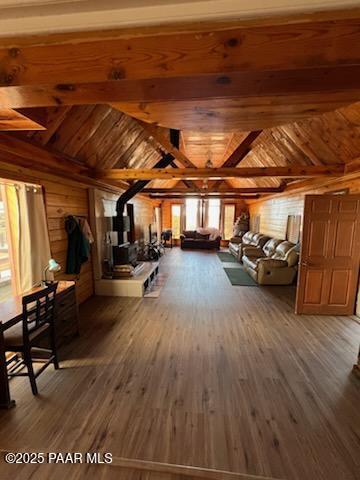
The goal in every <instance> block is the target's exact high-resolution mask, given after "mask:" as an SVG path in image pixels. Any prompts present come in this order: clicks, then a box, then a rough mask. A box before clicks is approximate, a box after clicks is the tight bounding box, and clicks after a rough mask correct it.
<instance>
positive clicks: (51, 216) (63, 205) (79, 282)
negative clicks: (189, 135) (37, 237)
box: [42, 181, 94, 303]
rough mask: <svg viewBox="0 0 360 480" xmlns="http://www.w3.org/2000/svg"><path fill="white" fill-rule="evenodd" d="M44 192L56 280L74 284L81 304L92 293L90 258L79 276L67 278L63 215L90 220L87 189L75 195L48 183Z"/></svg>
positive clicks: (70, 189)
mask: <svg viewBox="0 0 360 480" xmlns="http://www.w3.org/2000/svg"><path fill="white" fill-rule="evenodd" d="M42 186H43V187H44V190H45V203H46V214H47V218H48V229H49V237H50V249H51V254H52V256H53V257H54V258H55V259H56V260H57V261H58V262H59V263H60V265H61V267H62V271H61V272H59V273H58V274H57V275H56V278H57V279H59V280H75V281H76V295H77V299H78V301H79V303H82V302H83V301H85V300H86V299H87V298H89V297H90V296H91V295H93V293H94V286H93V274H92V261H91V258H90V259H89V260H88V262H86V263H85V264H83V265H82V267H81V271H80V274H79V275H78V276H76V275H67V274H66V273H65V271H66V258H67V246H68V241H67V233H66V231H65V215H67V214H74V215H76V214H78V215H84V216H87V217H89V201H88V195H87V189H83V188H81V187H79V188H78V189H77V190H78V191H77V192H76V194H74V193H75V190H76V189H75V188H74V187H67V186H66V185H64V184H63V185H62V192H61V193H60V192H59V189H58V188H57V187H56V186H55V188H54V184H53V183H52V182H51V183H50V182H46V181H45V182H43V183H42Z"/></svg>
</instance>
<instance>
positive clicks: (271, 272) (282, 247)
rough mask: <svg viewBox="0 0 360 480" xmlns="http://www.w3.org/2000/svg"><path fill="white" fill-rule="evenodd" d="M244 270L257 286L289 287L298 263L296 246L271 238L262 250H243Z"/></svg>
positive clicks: (249, 247)
mask: <svg viewBox="0 0 360 480" xmlns="http://www.w3.org/2000/svg"><path fill="white" fill-rule="evenodd" d="M242 260H243V265H244V270H245V271H246V272H247V273H248V274H249V275H250V276H251V277H252V278H253V279H254V280H255V281H256V282H257V283H258V284H259V285H290V284H292V283H293V281H294V279H295V277H296V273H297V269H298V262H299V252H298V249H297V246H296V245H294V244H293V243H291V242H288V241H282V240H279V239H275V238H272V239H270V240H268V242H267V243H266V244H265V245H264V248H263V249H261V248H254V247H251V246H248V247H245V248H244V255H243V259H242Z"/></svg>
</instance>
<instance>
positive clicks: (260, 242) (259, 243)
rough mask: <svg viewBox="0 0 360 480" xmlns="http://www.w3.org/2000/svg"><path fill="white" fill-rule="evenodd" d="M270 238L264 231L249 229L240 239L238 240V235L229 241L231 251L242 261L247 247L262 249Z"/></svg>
mask: <svg viewBox="0 0 360 480" xmlns="http://www.w3.org/2000/svg"><path fill="white" fill-rule="evenodd" d="M268 240H269V237H267V236H266V235H263V234H262V233H257V232H251V231H249V232H246V233H245V234H244V235H243V237H242V238H241V240H240V241H238V240H237V237H233V238H232V239H231V240H230V242H229V251H230V253H231V254H232V255H234V257H235V258H236V259H237V260H238V261H239V262H241V260H242V257H243V251H244V248H245V247H250V246H252V247H257V248H260V249H262V247H263V246H264V245H265V243H266V242H267V241H268Z"/></svg>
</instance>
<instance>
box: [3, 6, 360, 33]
mask: <svg viewBox="0 0 360 480" xmlns="http://www.w3.org/2000/svg"><path fill="white" fill-rule="evenodd" d="M358 6H359V0H197V1H192V0H157V1H156V0H153V1H151V0H150V1H149V0H132V1H131V0H122V1H121V2H119V1H118V0H103V1H101V2H99V1H98V0H60V1H56V0H0V36H6V37H8V36H19V35H23V34H40V33H56V32H70V31H86V30H96V29H109V28H118V27H128V26H146V25H157V24H165V23H175V22H176V23H179V22H191V21H192V22H194V21H204V20H226V19H235V18H239V19H241V18H243V19H246V18H251V17H259V18H261V17H264V16H270V15H276V14H291V13H307V12H315V11H319V10H332V9H337V8H341V9H344V8H350V7H358Z"/></svg>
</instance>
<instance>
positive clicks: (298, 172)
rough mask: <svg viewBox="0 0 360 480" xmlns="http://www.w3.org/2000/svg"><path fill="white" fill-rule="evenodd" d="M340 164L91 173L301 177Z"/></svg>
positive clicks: (339, 169) (338, 170)
mask: <svg viewBox="0 0 360 480" xmlns="http://www.w3.org/2000/svg"><path fill="white" fill-rule="evenodd" d="M343 174H344V165H327V166H318V165H316V166H300V165H297V166H289V167H249V168H179V169H174V168H171V169H112V170H102V171H98V172H96V173H95V175H96V178H100V179H109V180H130V179H136V180H155V179H166V180H170V179H181V180H182V179H184V178H185V179H202V178H209V179H213V180H217V179H220V178H255V177H279V178H291V177H292V178H301V177H318V176H331V175H333V176H341V175H343Z"/></svg>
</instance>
